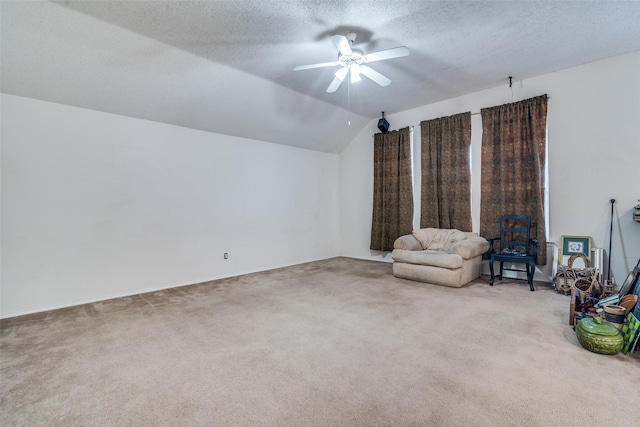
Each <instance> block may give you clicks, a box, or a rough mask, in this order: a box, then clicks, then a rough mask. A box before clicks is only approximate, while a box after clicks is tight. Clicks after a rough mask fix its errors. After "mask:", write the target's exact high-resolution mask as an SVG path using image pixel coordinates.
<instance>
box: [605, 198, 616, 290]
mask: <svg viewBox="0 0 640 427" xmlns="http://www.w3.org/2000/svg"><path fill="white" fill-rule="evenodd" d="M610 201H611V225H610V227H609V266H608V267H607V280H611V240H612V239H613V204H614V203H615V202H616V199H611V200H610Z"/></svg>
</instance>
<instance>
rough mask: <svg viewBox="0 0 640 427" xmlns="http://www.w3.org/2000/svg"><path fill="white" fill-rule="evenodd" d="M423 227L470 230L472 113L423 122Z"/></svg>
mask: <svg viewBox="0 0 640 427" xmlns="http://www.w3.org/2000/svg"><path fill="white" fill-rule="evenodd" d="M420 129H421V135H422V136H421V142H422V144H421V145H422V190H421V212H420V228H426V227H432V228H456V229H458V230H462V231H471V172H470V170H469V147H470V145H471V113H470V112H468V113H462V114H456V115H454V116H449V117H441V118H439V119H434V120H425V121H423V122H421V123H420Z"/></svg>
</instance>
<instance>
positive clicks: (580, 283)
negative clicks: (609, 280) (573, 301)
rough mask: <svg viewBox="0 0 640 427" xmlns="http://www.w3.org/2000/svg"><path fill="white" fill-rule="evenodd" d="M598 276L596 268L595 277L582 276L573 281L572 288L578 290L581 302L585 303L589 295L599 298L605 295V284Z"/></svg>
mask: <svg viewBox="0 0 640 427" xmlns="http://www.w3.org/2000/svg"><path fill="white" fill-rule="evenodd" d="M598 276H599V273H598V270H596V271H595V274H594V275H593V278H591V279H590V278H587V277H581V278H578V279H576V281H575V282H573V286H572V288H573V289H575V290H576V293H577V294H578V296H579V298H580V301H581V302H583V303H584V302H585V301H586V300H587V298H589V297H593V298H596V299H597V298H600V297H602V295H604V286H602V283H600V281H599V280H598Z"/></svg>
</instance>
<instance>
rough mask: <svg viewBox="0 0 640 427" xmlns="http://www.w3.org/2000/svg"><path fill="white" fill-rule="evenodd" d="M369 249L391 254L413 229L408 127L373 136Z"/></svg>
mask: <svg viewBox="0 0 640 427" xmlns="http://www.w3.org/2000/svg"><path fill="white" fill-rule="evenodd" d="M373 143H374V150H373V157H374V159H373V173H374V176H373V218H372V224H371V246H370V249H371V250H375V251H391V250H393V242H395V240H396V239H397V238H398V237H400V236H402V235H405V234H411V231H412V230H413V183H412V171H411V133H410V130H409V127H406V128H403V129H400V130H397V131H391V132H388V133H384V134H383V133H377V134H375V135H374V137H373Z"/></svg>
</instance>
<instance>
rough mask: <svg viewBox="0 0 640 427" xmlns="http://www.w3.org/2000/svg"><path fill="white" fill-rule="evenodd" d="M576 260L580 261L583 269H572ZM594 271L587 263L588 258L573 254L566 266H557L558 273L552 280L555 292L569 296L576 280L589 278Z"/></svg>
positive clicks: (581, 254) (583, 255)
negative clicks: (582, 263)
mask: <svg viewBox="0 0 640 427" xmlns="http://www.w3.org/2000/svg"><path fill="white" fill-rule="evenodd" d="M578 258H580V259H582V261H583V262H584V266H585V268H573V263H574V262H575V260H576V259H578ZM594 271H595V270H594V269H593V268H591V264H590V263H589V258H587V257H586V255H585V254H583V253H574V254H573V255H571V256H570V257H569V260H568V261H567V265H560V266H558V272H557V273H556V277H555V278H554V283H555V287H556V292H558V293H563V294H565V295H569V294H570V293H571V289H572V288H573V284H574V283H575V281H576V280H578V279H580V278H589V277H591V276H592V275H593V273H594Z"/></svg>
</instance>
